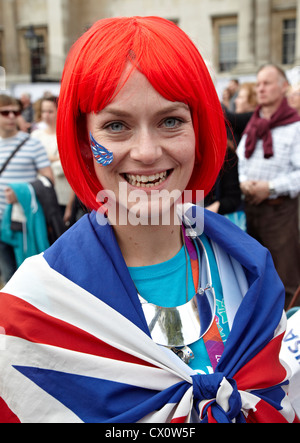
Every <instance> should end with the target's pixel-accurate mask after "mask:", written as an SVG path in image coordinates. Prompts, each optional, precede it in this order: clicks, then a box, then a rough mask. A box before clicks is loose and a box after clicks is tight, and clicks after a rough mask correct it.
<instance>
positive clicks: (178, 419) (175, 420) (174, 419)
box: [171, 416, 187, 423]
mask: <svg viewBox="0 0 300 443" xmlns="http://www.w3.org/2000/svg"><path fill="white" fill-rule="evenodd" d="M186 419H187V416H185V417H177V418H173V419H172V420H171V423H185V421H186Z"/></svg>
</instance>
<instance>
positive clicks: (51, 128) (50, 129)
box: [46, 125, 56, 134]
mask: <svg viewBox="0 0 300 443" xmlns="http://www.w3.org/2000/svg"><path fill="white" fill-rule="evenodd" d="M46 132H47V133H48V134H55V133H56V125H51V126H50V125H48V126H47V128H46Z"/></svg>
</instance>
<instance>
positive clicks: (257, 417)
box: [246, 400, 288, 423]
mask: <svg viewBox="0 0 300 443" xmlns="http://www.w3.org/2000/svg"><path fill="white" fill-rule="evenodd" d="M255 409H256V410H255V411H252V410H250V411H249V414H248V416H247V417H246V422H247V423H288V421H287V420H286V419H285V418H284V416H283V415H282V414H281V413H280V411H277V409H275V408H273V406H271V405H270V404H269V403H267V402H266V401H264V400H260V401H259V402H258V403H257V404H256V406H255Z"/></svg>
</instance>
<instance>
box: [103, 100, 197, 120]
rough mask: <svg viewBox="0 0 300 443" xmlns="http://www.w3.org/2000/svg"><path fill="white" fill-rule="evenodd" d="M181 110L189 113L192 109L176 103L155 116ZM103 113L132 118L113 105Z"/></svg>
mask: <svg viewBox="0 0 300 443" xmlns="http://www.w3.org/2000/svg"><path fill="white" fill-rule="evenodd" d="M180 110H184V111H189V110H190V108H189V106H188V105H186V104H185V103H181V102H174V103H172V104H171V105H168V106H164V107H163V109H161V110H159V111H158V112H156V113H155V115H156V116H160V115H165V114H168V113H172V112H177V111H180ZM102 111H105V113H107V114H111V115H114V116H117V117H131V116H132V114H131V113H130V112H128V111H125V110H122V109H117V108H114V107H113V105H112V106H109V105H108V106H107V107H106V108H104V109H103V110H102ZM102 111H100V112H102Z"/></svg>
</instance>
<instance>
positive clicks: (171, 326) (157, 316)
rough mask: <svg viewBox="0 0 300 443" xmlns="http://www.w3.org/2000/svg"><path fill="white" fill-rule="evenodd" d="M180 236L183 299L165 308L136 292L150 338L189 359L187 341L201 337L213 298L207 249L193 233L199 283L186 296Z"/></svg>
mask: <svg viewBox="0 0 300 443" xmlns="http://www.w3.org/2000/svg"><path fill="white" fill-rule="evenodd" d="M183 240H184V249H185V255H186V303H185V304H183V305H180V306H176V307H172V308H166V307H163V306H158V305H155V304H153V303H148V302H147V301H146V300H145V299H143V297H142V296H141V295H140V294H139V291H138V290H137V292H138V296H139V299H140V302H141V305H142V309H143V312H144V315H145V318H146V322H147V324H148V327H149V331H150V334H151V337H152V339H153V340H154V341H155V342H156V343H157V344H159V345H162V346H166V347H168V348H171V349H172V350H173V351H174V352H175V353H176V354H178V355H179V357H181V358H182V359H183V360H184V361H185V362H186V363H188V362H189V361H190V359H192V358H193V355H192V351H191V350H190V349H189V348H188V345H190V344H192V343H194V342H196V341H198V340H199V339H200V338H202V337H203V336H204V335H205V334H206V332H207V331H208V330H209V329H210V327H211V325H212V323H213V321H214V317H215V311H216V298H215V293H214V289H213V287H212V279H211V271H210V266H209V261H208V257H207V253H206V250H205V248H204V246H203V243H202V242H201V240H200V239H199V238H198V237H196V238H192V241H193V244H194V246H195V250H196V252H197V258H198V267H199V278H198V287H197V292H196V294H195V295H194V297H193V298H192V299H191V300H190V301H189V300H188V257H187V254H188V252H187V247H186V242H185V238H184V233H183ZM200 248H201V250H202V257H203V258H204V263H205V266H204V269H200ZM202 283H204V284H202Z"/></svg>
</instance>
